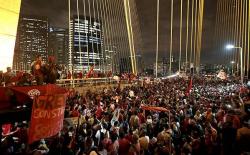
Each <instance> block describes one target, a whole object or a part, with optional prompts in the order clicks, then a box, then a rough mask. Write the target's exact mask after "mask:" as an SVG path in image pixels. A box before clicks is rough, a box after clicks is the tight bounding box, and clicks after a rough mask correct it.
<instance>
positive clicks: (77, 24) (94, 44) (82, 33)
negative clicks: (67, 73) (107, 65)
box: [69, 16, 103, 71]
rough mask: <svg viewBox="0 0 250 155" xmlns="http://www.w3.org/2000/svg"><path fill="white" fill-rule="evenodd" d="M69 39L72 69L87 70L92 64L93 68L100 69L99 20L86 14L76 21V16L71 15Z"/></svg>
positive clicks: (100, 35) (100, 39)
mask: <svg viewBox="0 0 250 155" xmlns="http://www.w3.org/2000/svg"><path fill="white" fill-rule="evenodd" d="M70 39H71V42H72V49H71V58H72V60H70V59H69V62H70V61H72V62H71V63H72V65H73V69H74V70H76V71H82V70H88V69H89V68H90V66H93V65H94V66H95V67H94V70H96V71H100V70H101V68H102V67H101V61H102V51H103V50H102V30H101V22H100V21H98V20H97V19H94V18H90V17H86V16H80V17H79V21H78V17H77V16H73V18H72V20H71V36H70ZM69 55H70V53H69ZM69 57H70V56H69Z"/></svg>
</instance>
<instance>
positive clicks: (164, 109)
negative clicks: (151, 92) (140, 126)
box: [141, 106, 169, 112]
mask: <svg viewBox="0 0 250 155" xmlns="http://www.w3.org/2000/svg"><path fill="white" fill-rule="evenodd" d="M141 108H142V109H143V110H150V111H163V112H167V111H169V110H168V109H166V108H163V107H155V106H142V107H141Z"/></svg>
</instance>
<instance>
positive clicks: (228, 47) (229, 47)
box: [226, 45, 235, 49]
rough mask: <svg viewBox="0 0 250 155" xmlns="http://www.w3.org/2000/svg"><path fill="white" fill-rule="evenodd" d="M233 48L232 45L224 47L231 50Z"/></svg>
mask: <svg viewBox="0 0 250 155" xmlns="http://www.w3.org/2000/svg"><path fill="white" fill-rule="evenodd" d="M233 48H235V47H234V45H227V46H226V49H233Z"/></svg>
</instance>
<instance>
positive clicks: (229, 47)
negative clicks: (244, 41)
mask: <svg viewBox="0 0 250 155" xmlns="http://www.w3.org/2000/svg"><path fill="white" fill-rule="evenodd" d="M226 49H228V50H230V49H240V78H241V84H243V78H244V73H243V53H242V47H235V46H234V45H227V46H226Z"/></svg>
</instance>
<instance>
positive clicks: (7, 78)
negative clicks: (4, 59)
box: [3, 67, 15, 86]
mask: <svg viewBox="0 0 250 155" xmlns="http://www.w3.org/2000/svg"><path fill="white" fill-rule="evenodd" d="M14 76H15V74H14V73H13V72H12V70H11V67H7V71H6V72H5V73H4V74H3V79H4V83H5V86H11V85H12V78H13V77H14Z"/></svg>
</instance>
